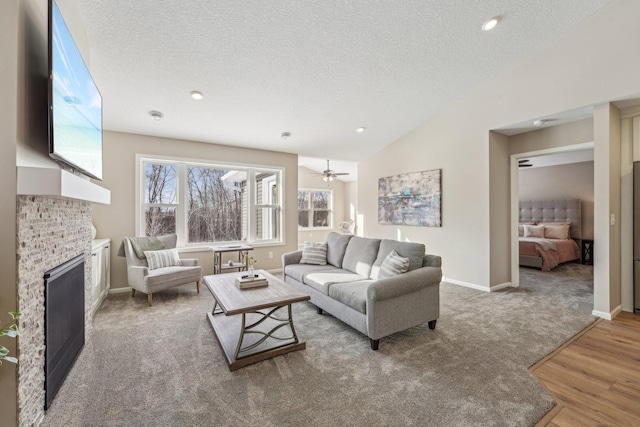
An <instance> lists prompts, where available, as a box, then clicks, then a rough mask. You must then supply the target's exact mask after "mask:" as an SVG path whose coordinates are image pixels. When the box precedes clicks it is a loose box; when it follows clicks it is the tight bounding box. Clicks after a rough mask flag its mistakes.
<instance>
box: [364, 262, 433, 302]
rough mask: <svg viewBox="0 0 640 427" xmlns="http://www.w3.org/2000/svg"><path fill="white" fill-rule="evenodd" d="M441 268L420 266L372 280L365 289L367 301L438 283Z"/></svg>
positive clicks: (394, 296) (395, 295) (409, 291)
mask: <svg viewBox="0 0 640 427" xmlns="http://www.w3.org/2000/svg"><path fill="white" fill-rule="evenodd" d="M441 280H442V269H440V268H437V267H422V268H418V269H416V270H411V271H409V272H406V273H404V274H399V275H397V276H393V277H389V278H386V279H381V280H378V281H376V282H373V283H372V284H371V285H369V288H368V289H367V301H368V302H374V301H384V300H388V299H391V298H396V297H399V296H402V295H406V294H410V293H412V292H416V291H419V290H421V289H424V288H426V287H428V286H430V285H434V284H435V285H439V284H440V281H441Z"/></svg>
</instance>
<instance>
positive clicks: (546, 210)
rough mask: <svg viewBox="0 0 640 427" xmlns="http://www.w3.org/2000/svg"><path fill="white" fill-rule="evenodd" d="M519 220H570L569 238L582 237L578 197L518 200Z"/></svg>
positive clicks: (580, 209) (580, 205) (580, 207)
mask: <svg viewBox="0 0 640 427" xmlns="http://www.w3.org/2000/svg"><path fill="white" fill-rule="evenodd" d="M519 210H520V214H519V217H520V218H519V222H529V221H536V222H570V223H571V238H572V239H581V238H582V203H581V202H580V199H543V200H520V209H519Z"/></svg>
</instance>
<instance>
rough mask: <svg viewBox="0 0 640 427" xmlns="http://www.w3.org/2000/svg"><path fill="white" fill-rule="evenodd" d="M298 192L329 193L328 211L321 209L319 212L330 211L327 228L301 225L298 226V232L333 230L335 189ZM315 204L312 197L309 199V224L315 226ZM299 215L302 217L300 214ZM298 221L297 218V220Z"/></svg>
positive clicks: (314, 189) (302, 189)
mask: <svg viewBox="0 0 640 427" xmlns="http://www.w3.org/2000/svg"><path fill="white" fill-rule="evenodd" d="M298 192H307V193H316V192H326V193H329V207H328V209H319V210H322V211H324V210H328V211H329V224H328V225H327V226H326V227H302V226H301V225H300V224H298V230H300V231H302V230H305V231H306V230H331V229H333V222H334V220H333V214H334V211H333V189H327V188H298ZM297 194H298V193H296V206H297V205H298V203H297V201H298V195H297ZM296 211H297V212H300V211H299V210H297V209H296ZM313 212H314V209H313V203H312V201H311V197H309V224H313ZM298 215H300V214H299V213H298ZM296 221H297V218H296Z"/></svg>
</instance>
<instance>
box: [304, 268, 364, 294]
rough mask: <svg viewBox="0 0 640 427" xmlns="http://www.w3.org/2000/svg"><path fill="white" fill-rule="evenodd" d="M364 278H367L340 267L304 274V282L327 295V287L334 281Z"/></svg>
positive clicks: (344, 281)
mask: <svg viewBox="0 0 640 427" xmlns="http://www.w3.org/2000/svg"><path fill="white" fill-rule="evenodd" d="M364 279H367V277H364V276H361V275H359V274H356V273H352V272H350V271H347V270H343V269H341V268H333V269H331V270H322V271H312V272H309V273H307V274H305V276H304V283H305V284H306V285H309V286H311V287H312V288H313V289H315V290H316V291H318V292H322V293H323V294H325V295H329V288H330V287H331V286H333V285H334V284H336V283H349V282H357V281H360V280H364Z"/></svg>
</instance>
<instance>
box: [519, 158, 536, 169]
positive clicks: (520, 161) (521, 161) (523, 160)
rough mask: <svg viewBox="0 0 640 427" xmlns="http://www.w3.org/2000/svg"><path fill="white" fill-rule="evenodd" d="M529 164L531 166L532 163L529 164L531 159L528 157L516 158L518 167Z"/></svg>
mask: <svg viewBox="0 0 640 427" xmlns="http://www.w3.org/2000/svg"><path fill="white" fill-rule="evenodd" d="M531 166H533V165H532V164H531V160H529V159H522V160H518V167H519V168H530V167H531Z"/></svg>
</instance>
